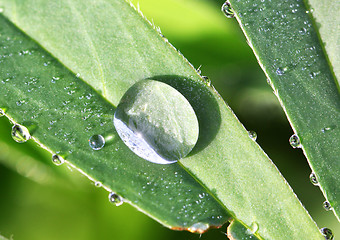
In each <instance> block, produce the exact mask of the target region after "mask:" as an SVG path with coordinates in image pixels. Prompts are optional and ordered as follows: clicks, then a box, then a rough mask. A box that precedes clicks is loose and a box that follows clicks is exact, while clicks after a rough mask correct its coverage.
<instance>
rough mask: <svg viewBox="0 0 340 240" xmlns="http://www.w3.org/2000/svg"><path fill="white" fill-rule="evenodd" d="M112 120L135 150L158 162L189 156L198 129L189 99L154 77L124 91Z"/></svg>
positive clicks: (149, 159)
mask: <svg viewBox="0 0 340 240" xmlns="http://www.w3.org/2000/svg"><path fill="white" fill-rule="evenodd" d="M113 123H114V126H115V128H116V130H117V133H118V135H119V137H120V138H121V139H122V141H123V142H124V143H125V145H126V146H127V147H129V149H130V150H131V151H132V152H134V153H135V154H136V155H138V156H139V157H141V158H143V159H145V160H147V161H150V162H152V163H157V164H171V163H175V162H176V161H178V160H179V159H181V158H184V157H186V156H187V155H188V154H189V153H190V151H191V150H192V149H193V147H194V146H195V144H196V142H197V139H198V133H199V127H198V120H197V117H196V114H195V111H194V110H193V108H192V107H191V105H190V103H189V102H188V100H187V99H186V98H185V97H184V96H183V95H182V94H181V93H180V92H178V91H177V90H176V89H175V88H173V87H171V86H170V85H168V84H165V83H163V82H159V81H155V80H142V81H140V82H138V83H136V84H134V85H133V86H132V87H131V88H130V89H129V90H128V91H127V92H126V93H125V94H124V96H123V97H122V99H121V101H120V103H119V104H118V106H117V109H116V112H115V114H114V120H113Z"/></svg>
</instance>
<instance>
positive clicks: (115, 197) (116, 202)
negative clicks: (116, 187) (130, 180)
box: [109, 192, 124, 207]
mask: <svg viewBox="0 0 340 240" xmlns="http://www.w3.org/2000/svg"><path fill="white" fill-rule="evenodd" d="M109 201H110V202H111V203H113V204H114V205H116V206H117V207H118V206H120V205H122V204H123V203H124V199H123V198H122V197H121V196H119V195H118V194H116V193H114V192H111V193H110V194H109Z"/></svg>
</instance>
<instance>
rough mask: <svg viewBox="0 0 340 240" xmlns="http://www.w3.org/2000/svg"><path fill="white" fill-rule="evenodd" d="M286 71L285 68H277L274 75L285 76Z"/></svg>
mask: <svg viewBox="0 0 340 240" xmlns="http://www.w3.org/2000/svg"><path fill="white" fill-rule="evenodd" d="M286 71H287V68H286V67H284V68H277V69H276V74H277V75H279V76H282V75H283V74H285V72H286Z"/></svg>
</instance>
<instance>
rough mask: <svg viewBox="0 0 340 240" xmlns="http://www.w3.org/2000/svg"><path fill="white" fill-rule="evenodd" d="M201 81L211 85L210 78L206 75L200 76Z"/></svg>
mask: <svg viewBox="0 0 340 240" xmlns="http://www.w3.org/2000/svg"><path fill="white" fill-rule="evenodd" d="M202 79H203V81H204V82H205V84H207V85H208V86H209V87H210V86H211V80H210V78H208V77H207V76H202Z"/></svg>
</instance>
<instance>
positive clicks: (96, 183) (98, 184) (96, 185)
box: [94, 181, 103, 188]
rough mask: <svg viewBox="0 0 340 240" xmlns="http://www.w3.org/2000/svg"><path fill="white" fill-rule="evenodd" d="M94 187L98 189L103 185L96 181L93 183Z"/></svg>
mask: <svg viewBox="0 0 340 240" xmlns="http://www.w3.org/2000/svg"><path fill="white" fill-rule="evenodd" d="M94 186H95V187H98V188H100V187H102V186H103V184H102V183H101V182H99V181H96V182H95V183H94Z"/></svg>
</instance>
